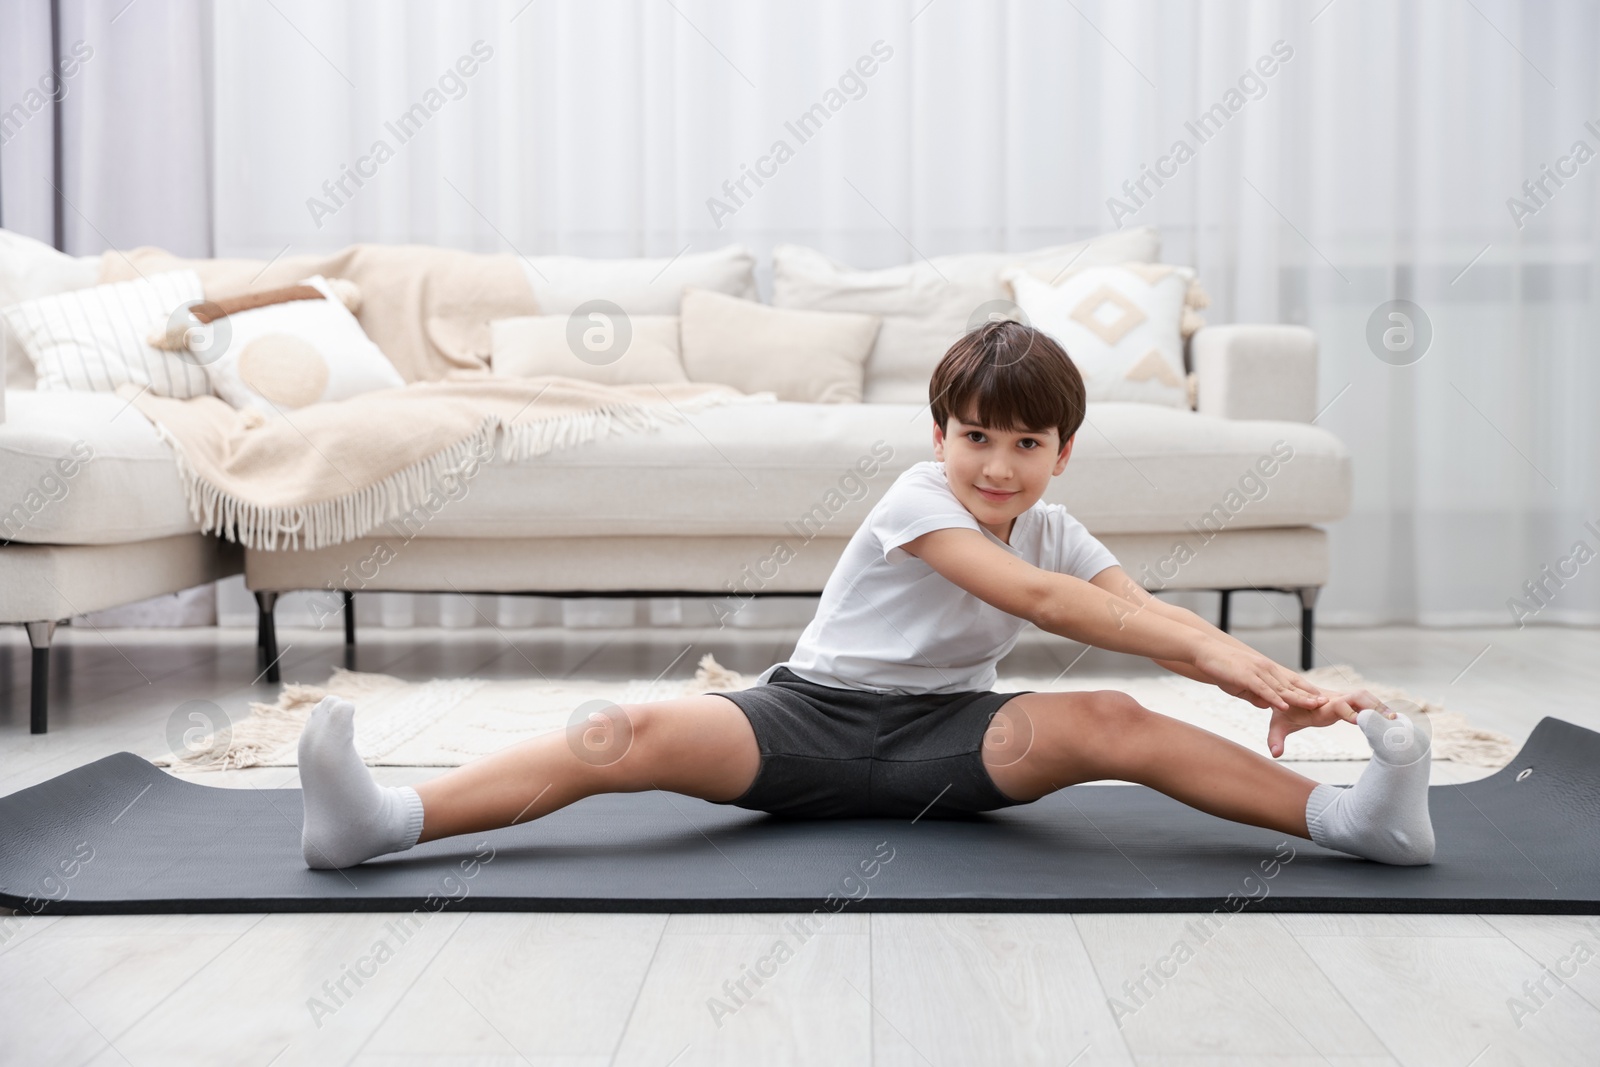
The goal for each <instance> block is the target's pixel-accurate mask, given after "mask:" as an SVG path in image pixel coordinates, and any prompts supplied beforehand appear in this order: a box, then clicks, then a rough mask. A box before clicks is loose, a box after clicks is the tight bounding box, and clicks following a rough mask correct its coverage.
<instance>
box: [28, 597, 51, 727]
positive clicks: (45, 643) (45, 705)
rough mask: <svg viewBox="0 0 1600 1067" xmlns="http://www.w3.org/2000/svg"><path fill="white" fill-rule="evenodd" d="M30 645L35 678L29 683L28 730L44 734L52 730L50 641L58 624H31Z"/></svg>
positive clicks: (29, 630) (29, 628) (29, 627)
mask: <svg viewBox="0 0 1600 1067" xmlns="http://www.w3.org/2000/svg"><path fill="white" fill-rule="evenodd" d="M25 625H26V626H27V630H28V644H29V645H31V646H32V647H33V677H32V679H31V680H30V682H29V693H28V696H29V699H28V718H29V725H28V729H29V732H31V733H36V734H42V733H44V732H46V731H47V730H49V729H50V640H51V638H53V637H54V636H55V633H56V624H55V622H54V621H51V622H30V623H26V624H25Z"/></svg>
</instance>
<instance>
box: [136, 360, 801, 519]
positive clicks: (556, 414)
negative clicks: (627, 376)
mask: <svg viewBox="0 0 1600 1067" xmlns="http://www.w3.org/2000/svg"><path fill="white" fill-rule="evenodd" d="M124 395H126V396H129V397H130V398H131V399H132V402H133V404H134V406H136V407H137V408H138V409H139V410H140V411H141V412H143V413H144V415H145V416H146V417H147V418H149V419H150V421H151V422H153V423H155V425H156V428H157V431H158V432H159V433H160V435H161V437H162V439H163V440H164V441H166V442H167V443H168V444H169V445H171V446H172V449H173V451H174V452H175V453H176V456H177V461H178V473H179V476H180V478H181V479H182V481H183V488H184V493H185V494H186V496H187V497H188V501H189V510H190V512H191V513H192V514H193V515H194V518H195V521H196V522H198V523H200V528H201V530H202V531H203V532H206V533H210V532H213V531H215V532H217V533H220V534H221V535H222V536H223V537H225V538H227V539H229V540H232V541H237V542H239V543H240V544H242V545H245V546H246V547H248V548H256V549H266V550H276V549H299V548H305V549H316V548H321V547H324V546H326V545H335V544H339V543H341V542H344V541H350V540H353V539H355V538H358V537H361V536H362V535H364V534H366V533H367V532H368V531H370V530H373V529H375V528H376V527H378V526H380V525H382V524H384V523H387V522H391V521H394V520H396V519H399V518H401V517H403V516H406V515H410V514H413V513H414V512H415V509H417V508H418V507H420V506H424V505H426V504H428V502H429V501H430V499H432V500H433V501H434V503H435V504H436V503H437V497H438V496H439V495H441V494H442V495H445V496H449V497H452V498H455V497H456V496H457V495H458V494H459V493H460V492H461V491H463V490H462V487H463V486H464V485H465V484H466V482H467V481H469V480H470V479H471V478H473V477H474V476H475V475H476V474H477V471H478V468H479V467H480V466H481V465H482V464H483V463H486V462H488V461H490V460H491V459H501V460H504V461H509V462H515V461H517V460H522V459H527V458H528V457H530V456H538V455H543V454H544V453H546V452H551V451H554V450H556V449H560V448H567V447H569V446H571V445H576V444H581V443H583V442H585V441H589V440H593V439H594V438H597V437H604V436H607V435H610V434H613V433H618V432H622V431H629V430H635V431H637V430H649V429H653V428H656V427H658V426H661V425H663V424H665V423H668V422H680V421H684V413H686V412H690V411H695V410H699V409H703V408H707V407H714V406H718V405H722V404H738V403H772V402H775V401H776V399H777V397H776V396H775V395H774V394H773V393H770V392H763V393H741V392H739V391H738V390H736V389H733V388H731V387H729V386H726V385H715V384H710V383H701V382H663V383H660V384H652V385H616V386H613V385H598V384H596V383H593V382H586V381H581V380H579V379H576V378H565V377H558V376H545V377H538V378H496V377H490V376H488V375H486V374H470V373H466V374H457V375H455V376H452V377H450V378H447V379H445V380H443V381H433V382H414V383H412V384H410V385H408V386H406V387H405V388H403V389H385V390H382V391H380V392H375V393H366V394H364V395H362V396H357V397H353V398H351V399H349V400H341V401H338V402H336V403H328V404H312V405H310V406H308V407H304V408H300V409H298V410H296V411H294V412H293V413H292V414H290V415H287V416H283V417H271V416H263V415H261V414H260V413H259V412H251V411H236V410H234V409H233V408H231V407H229V406H228V405H227V404H226V403H224V402H223V401H221V400H219V399H218V398H216V397H212V396H201V397H194V398H193V399H190V400H173V399H171V398H168V397H159V396H153V395H151V394H150V393H149V392H142V393H137V394H136V393H135V391H134V389H133V388H132V387H128V388H127V389H126V390H125V392H124ZM529 506H530V507H535V506H537V501H529Z"/></svg>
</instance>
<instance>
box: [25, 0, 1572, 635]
mask: <svg viewBox="0 0 1600 1067" xmlns="http://www.w3.org/2000/svg"><path fill="white" fill-rule="evenodd" d="M118 6H120V5H117V4H110V5H106V7H105V8H104V9H102V7H101V5H99V4H96V5H93V7H92V9H91V8H90V7H89V6H87V5H86V4H84V3H83V2H82V0H79V2H78V3H76V4H74V3H67V4H66V9H67V10H68V12H69V13H71V17H69V18H68V19H67V20H66V22H67V23H68V24H69V25H71V26H72V27H73V28H72V29H71V30H69V31H67V32H65V33H64V34H63V36H64V37H67V38H68V39H69V40H70V39H72V38H74V37H76V36H82V37H85V38H86V39H88V40H90V41H91V42H93V43H95V45H96V48H97V52H96V56H95V59H94V60H93V61H92V62H91V63H90V64H88V65H87V66H86V71H85V77H84V79H83V84H82V85H81V86H80V87H79V88H80V89H81V91H79V92H77V94H76V95H75V96H72V97H69V100H68V105H69V106H68V110H67V121H66V125H67V127H68V128H67V131H66V135H67V138H68V142H67V145H68V149H67V155H68V159H69V160H70V161H71V164H70V165H69V167H68V171H67V177H68V188H67V194H68V196H69V197H72V198H73V200H74V203H75V204H76V207H77V209H79V210H81V213H82V216H83V217H84V220H83V221H81V222H74V223H73V224H71V225H69V227H68V235H69V242H68V249H69V251H74V252H92V251H97V250H99V249H100V248H103V247H105V240H110V241H111V242H113V243H115V244H124V243H154V244H163V245H167V246H169V247H174V248H176V249H178V250H179V251H185V252H195V251H200V250H202V249H201V248H199V247H198V246H199V245H200V244H204V246H205V248H204V250H208V251H210V252H211V253H212V254H215V255H219V256H228V255H239V256H258V257H263V258H269V257H272V256H275V255H278V254H280V253H281V252H284V251H309V250H313V249H326V248H334V247H338V246H341V245H344V244H346V243H349V242H352V241H386V242H406V241H411V242H428V243H437V244H445V245H453V246H458V247H463V248H471V249H476V250H480V251H511V250H515V251H518V252H522V253H527V254H534V253H551V252H565V253H572V254H579V255H594V256H624V255H664V256H670V255H673V254H675V253H677V252H679V251H680V250H683V249H685V248H689V249H693V250H700V251H703V250H707V249H710V248H713V247H716V246H718V245H722V244H725V243H728V242H731V241H741V242H744V243H745V244H747V245H749V246H751V247H752V248H753V249H754V250H755V251H756V252H757V254H758V256H760V257H762V258H763V260H764V259H765V257H766V256H767V254H768V253H769V252H770V250H771V248H772V246H773V245H774V244H777V243H780V242H797V243H803V244H808V245H813V246H815V247H818V248H820V249H822V250H823V251H825V252H827V253H828V254H830V255H833V256H836V257H838V258H841V259H844V260H847V261H849V262H853V263H856V264H859V265H862V266H878V265H887V264H892V263H902V262H907V261H910V260H912V259H915V258H916V257H918V256H933V255H937V254H940V253H945V252H954V251H965V250H978V249H1026V248H1030V247H1034V246H1038V245H1043V244H1048V243H1056V242H1061V241H1066V240H1071V239H1076V238H1082V237H1087V236H1092V235H1094V234H1096V233H1100V232H1103V231H1105V230H1108V229H1111V228H1114V227H1115V226H1116V225H1117V224H1118V223H1121V224H1123V225H1128V224H1143V223H1152V224H1155V225H1157V226H1158V227H1159V228H1160V230H1161V234H1162V240H1163V247H1164V256H1163V258H1165V259H1166V260H1168V261H1171V262H1178V263H1188V264H1192V265H1194V266H1195V267H1197V268H1198V270H1199V273H1200V277H1201V279H1202V281H1203V283H1204V284H1205V286H1206V288H1207V289H1208V290H1209V292H1210V293H1211V295H1212V297H1213V304H1212V306H1211V308H1210V309H1209V310H1208V312H1207V317H1208V319H1209V320H1210V321H1212V322H1294V323H1303V324H1306V325H1308V326H1310V327H1312V328H1313V329H1315V330H1316V332H1317V334H1318V337H1319V339H1320V343H1321V356H1322V358H1321V372H1320V373H1321V404H1322V405H1326V410H1325V411H1324V413H1323V414H1322V415H1321V416H1320V418H1319V424H1320V425H1323V426H1325V427H1327V428H1328V429H1329V430H1331V431H1332V432H1334V433H1335V434H1337V435H1338V436H1339V437H1340V438H1341V439H1342V440H1344V441H1345V442H1346V443H1347V444H1348V446H1349V447H1350V449H1351V451H1352V453H1353V454H1354V457H1355V494H1356V496H1355V506H1354V512H1353V514H1352V515H1351V516H1350V517H1349V518H1347V519H1345V520H1343V521H1341V522H1339V523H1337V524H1335V525H1334V526H1333V527H1332V542H1333V553H1334V568H1333V575H1332V580H1331V582H1330V584H1329V586H1328V587H1327V589H1326V590H1325V591H1324V593H1323V598H1322V601H1321V604H1320V605H1319V607H1320V609H1321V610H1320V614H1321V616H1322V618H1323V620H1324V621H1327V622H1332V623H1340V622H1347V623H1360V624H1374V623H1391V622H1392V623H1411V622H1420V623H1425V624H1428V623H1438V624H1452V623H1483V624H1503V623H1510V622H1512V621H1514V615H1513V610H1512V605H1511V602H1512V601H1513V600H1521V601H1522V602H1523V605H1524V611H1523V613H1522V614H1523V616H1524V617H1525V618H1528V619H1530V620H1531V621H1535V622H1556V621H1559V622H1581V623H1588V624H1593V623H1595V622H1597V621H1600V577H1597V576H1596V574H1595V573H1591V572H1600V562H1597V563H1594V564H1592V565H1591V564H1588V562H1587V556H1586V555H1584V554H1583V553H1577V555H1579V556H1584V558H1583V560H1582V561H1581V562H1579V561H1577V557H1576V556H1575V550H1576V549H1577V547H1578V545H1579V543H1580V542H1582V543H1585V544H1586V545H1587V546H1589V548H1591V549H1593V550H1594V551H1595V552H1600V533H1597V532H1596V531H1600V471H1597V456H1600V429H1597V428H1596V420H1595V419H1594V417H1593V414H1592V412H1593V409H1594V407H1595V404H1596V401H1597V399H1600V371H1597V370H1596V361H1595V360H1594V358H1593V356H1592V352H1593V349H1594V344H1593V342H1592V341H1590V333H1589V331H1590V330H1591V329H1592V328H1593V326H1594V324H1595V316H1594V314H1593V310H1594V308H1593V305H1594V301H1595V287H1596V279H1595V278H1594V263H1595V241H1596V237H1597V227H1596V219H1595V207H1596V190H1597V188H1600V159H1595V160H1591V159H1589V158H1588V157H1589V155H1593V154H1594V153H1596V152H1600V94H1597V88H1600V80H1597V76H1596V73H1595V69H1596V65H1595V63H1594V62H1593V52H1594V48H1593V47H1591V46H1594V45H1596V44H1600V12H1597V10H1596V9H1595V8H1594V7H1593V6H1591V5H1588V4H1583V3H1578V2H1551V3H1525V4H1521V3H1513V2H1507V0H1473V2H1470V3H1463V2H1457V0H1448V2H1445V0H1440V2H1423V3H1408V4H1403V5H1395V4H1391V3H1388V2H1383V0H1372V2H1361V0H1333V2H1332V3H1328V2H1327V0H1312V2H1309V3H1292V4H1291V3H1229V4H1210V3H1200V4H1195V5H1173V4H1163V3H1159V2H1157V0H1134V2H1130V0H1116V2H1110V0H1107V2H1096V0H1081V2H1079V3H1077V4H1076V5H1071V4H1045V3H1037V2H1029V0H1009V2H985V3H977V2H963V0H931V2H930V0H906V2H903V3H878V4H871V5H865V4H852V3H848V2H846V0H827V2H821V3H817V2H807V3H792V4H779V3H763V4H747V3H739V2H736V0H670V2H669V0H603V2H578V0H570V2H565V0H534V2H532V3H527V2H526V0H496V2H484V3H456V4H449V5H445V4H432V3H426V4H424V3H414V4H394V3H378V2H375V0H374V2H365V3H349V4H341V5H328V4H323V3H319V2H316V0H274V2H273V3H270V4H269V3H225V4H216V5H215V6H214V7H213V6H211V5H208V4H205V3H201V2H199V0H193V2H170V3H169V2H165V0H140V2H139V3H138V4H136V5H135V6H133V7H132V8H130V9H127V10H126V11H125V12H124V13H123V14H121V15H120V17H119V18H118V21H117V22H116V23H115V24H114V25H108V24H107V20H108V19H109V18H110V14H109V12H110V11H112V10H114V9H115V8H116V7H118ZM74 20H76V21H74ZM197 35H198V36H197ZM102 39H103V40H104V41H105V45H106V46H105V48H104V49H101V48H100V45H99V42H100V41H101V40H102ZM197 40H198V41H200V42H202V43H204V42H209V47H201V48H198V49H194V50H191V46H192V45H193V44H194V43H195V42H196V41H197ZM135 41H142V42H144V43H143V44H142V45H139V46H138V47H139V49H140V50H139V51H137V52H135V51H134V48H135V47H136V46H135V44H134V43H133V42H135ZM160 43H165V44H167V45H168V46H169V47H168V49H167V51H166V52H165V53H163V54H162V55H160V56H155V55H151V54H150V48H151V47H152V46H155V45H157V44H160ZM475 50H476V51H475ZM102 56H104V62H102V61H101V60H102ZM858 63H859V64H860V67H859V68H858V67H857V64H858ZM868 69H870V70H871V71H872V72H871V74H870V76H868V75H863V74H861V71H865V70H868ZM467 70H470V71H471V73H470V74H467V73H463V72H465V71H467ZM852 71H854V72H855V74H854V75H852V74H851V72H852ZM841 79H843V80H842V81H841ZM830 91H839V92H840V93H841V96H840V97H839V98H835V102H837V100H839V99H842V101H843V103H842V106H840V107H839V108H838V109H837V111H834V112H830V117H829V118H828V119H827V121H826V123H825V124H823V125H822V126H821V128H820V129H819V130H817V131H816V132H815V133H814V135H812V136H810V137H809V138H807V139H805V140H804V142H803V143H802V142H801V139H800V138H799V137H797V136H796V135H795V133H794V131H793V130H791V129H790V127H789V126H788V125H786V123H792V122H794V121H795V120H797V118H798V117H799V116H801V115H802V114H804V113H805V112H807V110H808V109H810V108H812V106H813V105H815V104H818V103H819V102H821V103H824V104H826V103H827V102H828V101H829V97H828V95H827V94H828V93H829V92H830ZM430 92H431V93H432V94H433V95H431V96H430V95H429V94H430ZM417 105H421V108H420V109H418V108H417ZM408 112H409V113H410V114H411V116H412V120H413V125H412V127H408V128H406V129H405V130H401V129H400V127H399V121H400V119H401V117H402V116H403V115H406V114H407V113H408ZM1203 116H1209V118H1208V119H1207V121H1206V122H1205V123H1204V124H1202V123H1201V119H1202V117H1203ZM1590 120H1594V123H1595V124H1594V126H1592V127H1591V126H1588V125H1586V123H1588V122H1589V121H1590ZM390 124H394V126H393V127H391V125H390ZM402 134H404V135H405V136H402ZM380 140H381V141H383V142H385V143H386V146H387V148H388V149H389V153H388V154H384V157H383V159H382V160H381V161H378V159H377V158H376V156H375V155H374V149H375V148H376V146H377V142H379V141H380ZM778 140H783V141H786V142H787V143H788V145H789V146H790V148H791V149H792V158H785V159H784V160H783V162H781V164H779V165H777V167H776V173H775V174H772V176H770V177H767V178H764V179H763V184H761V185H760V186H757V185H755V184H754V182H753V181H752V180H750V179H748V178H746V179H745V188H744V190H743V191H738V190H737V186H735V191H736V192H738V200H737V202H735V201H734V199H733V198H732V196H731V195H730V194H729V193H728V192H726V191H725V189H724V183H725V182H732V183H737V182H738V180H739V179H740V178H741V177H742V176H743V175H744V173H745V168H746V167H755V166H757V163H758V160H760V158H761V157H763V156H768V155H769V154H770V152H771V150H772V148H773V146H774V142H776V141H778ZM1179 141H1183V142H1186V144H1187V146H1188V148H1189V149H1190V152H1189V153H1183V152H1179V153H1178V154H1177V155H1176V156H1174V154H1173V151H1174V148H1175V143H1176V142H1179ZM1577 142H1583V143H1584V145H1585V146H1586V151H1587V153H1588V154H1587V155H1585V153H1584V151H1579V150H1578V149H1577ZM363 157H366V158H365V161H363ZM1579 157H1582V158H1581V159H1580V158H1579ZM1546 164H1548V166H1549V167H1550V168H1551V171H1550V172H1547V171H1546V170H1545V169H1544V168H1545V165H1546ZM763 167H764V169H766V171H767V172H768V173H769V174H771V173H772V167H773V165H772V164H770V163H768V164H763ZM1147 167H1148V168H1150V169H1151V170H1156V171H1160V172H1161V173H1162V174H1164V175H1165V176H1164V177H1162V178H1161V179H1160V184H1159V185H1158V184H1157V181H1156V179H1155V178H1152V177H1151V176H1150V171H1147V170H1146V168H1147ZM346 168H349V170H347V169H346ZM14 170H15V168H14V167H12V166H11V164H10V163H9V162H8V163H7V168H6V170H5V171H4V177H5V188H6V192H5V202H6V204H7V205H8V207H9V205H10V204H11V202H12V198H13V195H14V193H13V189H12V186H13V185H14V184H15V183H16V182H17V181H19V180H22V176H20V175H16V174H14ZM350 171H358V172H359V174H358V176H360V174H365V175H370V176H367V177H362V179H361V182H360V183H359V184H358V183H357V182H356V181H355V180H354V179H353V178H350V177H348V174H349V173H350ZM1550 173H1557V175H1558V179H1559V182H1560V184H1559V185H1558V184H1557V179H1552V178H1551V177H1549V174H1550ZM1561 175H1565V176H1561ZM341 179H343V189H340V188H339V185H340V182H341ZM1541 182H1542V188H1541V187H1540V185H1539V184H1538V183H1541ZM324 183H328V184H327V185H326V186H325V184H324ZM1524 183H1535V184H1532V185H1530V186H1528V187H1527V188H1525V185H1524ZM1530 190H1531V191H1530ZM314 198H315V200H316V201H320V204H318V203H314V202H313V199H314ZM712 198H716V199H718V200H721V201H722V205H723V206H722V209H717V208H716V205H708V201H709V200H711V199H712ZM1112 198H1116V200H1117V201H1120V204H1119V203H1113V202H1112ZM1514 201H1520V206H1519V205H1518V203H1516V202H1514ZM729 208H731V209H732V210H731V211H730V210H727V209H729ZM73 214H74V212H72V211H69V215H73ZM8 225H9V223H8ZM765 284H766V282H765V271H763V285H764V286H765ZM1394 299H1405V300H1409V301H1413V302H1414V303H1415V304H1417V305H1419V306H1420V307H1421V308H1422V311H1423V314H1424V315H1425V317H1426V322H1427V324H1428V326H1429V328H1430V329H1431V342H1430V344H1429V347H1428V348H1427V350H1426V352H1425V354H1423V355H1422V356H1421V358H1420V359H1416V358H1414V354H1415V352H1416V351H1417V349H1416V348H1415V347H1414V348H1413V349H1411V350H1410V353H1405V352H1402V353H1400V354H1398V355H1397V354H1395V353H1391V352H1389V351H1388V350H1387V349H1385V348H1384V347H1383V345H1382V344H1381V343H1379V344H1372V343H1369V337H1368V335H1369V322H1370V321H1372V320H1374V317H1375V313H1377V315H1376V320H1377V322H1378V329H1377V333H1378V335H1381V332H1382V329H1383V328H1387V327H1389V326H1392V325H1393V324H1394V322H1395V321H1398V320H1389V319H1388V318H1386V317H1385V316H1384V315H1383V314H1381V312H1380V305H1383V304H1384V303H1385V302H1386V301H1390V300H1394ZM1412 319H1413V325H1414V327H1416V328H1421V327H1422V320H1421V319H1418V318H1417V316H1415V315H1413V316H1412ZM1379 353H1382V354H1383V355H1384V356H1385V357H1386V358H1380V356H1379ZM1586 523H1593V524H1594V527H1593V528H1590V527H1588V526H1586ZM1528 583H1533V584H1534V585H1535V586H1537V587H1539V588H1538V591H1537V594H1538V595H1537V597H1532V596H1530V593H1529V588H1528ZM1527 609H1534V610H1532V611H1529V610H1527ZM629 610H631V609H629ZM1278 610H1282V611H1287V607H1284V606H1279V607H1278V608H1276V609H1274V608H1273V607H1272V606H1271V605H1269V604H1266V603H1254V604H1241V605H1240V612H1239V618H1240V621H1241V622H1244V623H1251V622H1261V623H1270V622H1274V621H1276V620H1277V615H1276V611H1278ZM465 621H471V620H470V619H467V620H465Z"/></svg>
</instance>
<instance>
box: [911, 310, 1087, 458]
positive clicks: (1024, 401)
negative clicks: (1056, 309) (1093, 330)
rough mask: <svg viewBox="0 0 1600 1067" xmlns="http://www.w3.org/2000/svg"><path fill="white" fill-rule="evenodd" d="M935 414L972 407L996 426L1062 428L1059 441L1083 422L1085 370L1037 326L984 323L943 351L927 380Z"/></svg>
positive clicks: (943, 418)
mask: <svg viewBox="0 0 1600 1067" xmlns="http://www.w3.org/2000/svg"><path fill="white" fill-rule="evenodd" d="M928 402H929V405H930V406H931V407H932V408H933V420H934V422H936V423H938V425H939V427H940V429H942V430H945V431H946V432H948V431H949V428H950V422H949V420H950V418H951V416H955V417H956V418H961V417H962V416H963V415H968V414H972V413H973V411H972V409H973V406H974V402H976V409H977V411H976V415H977V420H978V424H979V425H982V426H987V427H989V428H990V429H994V430H1003V431H1006V432H1011V433H1023V432H1026V431H1029V430H1032V431H1034V432H1036V433H1043V432H1044V431H1045V430H1048V429H1052V428H1053V429H1054V430H1055V431H1056V432H1057V433H1058V434H1060V435H1061V436H1060V441H1059V444H1058V446H1057V447H1058V448H1060V447H1061V446H1064V445H1065V444H1066V443H1067V438H1069V437H1071V436H1072V435H1073V434H1075V433H1077V432H1078V427H1080V426H1082V425H1083V415H1084V405H1085V403H1086V397H1085V392H1084V387H1083V376H1082V375H1081V374H1079V373H1078V368H1077V367H1076V366H1074V365H1073V362H1072V359H1071V357H1069V356H1068V355H1067V352H1066V349H1064V348H1062V347H1061V346H1060V345H1059V344H1057V343H1056V340H1055V339H1054V338H1053V337H1051V336H1050V335H1049V334H1047V333H1044V332H1043V331H1042V330H1036V329H1034V328H1033V327H1032V326H1024V325H1023V324H1022V323H1020V322H986V323H984V324H983V325H982V326H979V327H977V328H976V329H973V330H969V331H968V332H967V333H965V334H964V335H962V336H961V338H960V339H958V340H957V341H956V343H955V344H953V345H951V346H950V349H949V351H947V352H945V354H944V358H942V359H940V360H939V365H938V366H937V367H935V368H934V369H933V378H932V380H931V381H929V382H928Z"/></svg>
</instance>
